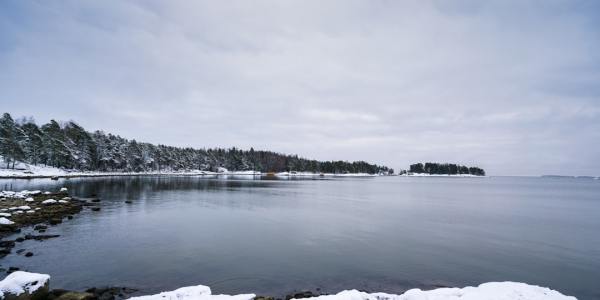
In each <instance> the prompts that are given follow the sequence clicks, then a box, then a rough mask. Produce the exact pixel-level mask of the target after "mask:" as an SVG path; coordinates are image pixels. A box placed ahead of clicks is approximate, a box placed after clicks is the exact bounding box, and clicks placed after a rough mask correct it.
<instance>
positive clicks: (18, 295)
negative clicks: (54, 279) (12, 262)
mask: <svg viewBox="0 0 600 300" xmlns="http://www.w3.org/2000/svg"><path fill="white" fill-rule="evenodd" d="M11 270H12V272H11ZM8 271H9V272H10V273H11V274H10V275H8V276H6V278H4V280H2V281H0V292H2V294H3V296H4V297H3V298H4V300H43V299H46V296H47V295H48V284H49V281H50V276H49V275H45V274H37V273H29V272H23V271H18V268H14V267H11V268H9V270H8Z"/></svg>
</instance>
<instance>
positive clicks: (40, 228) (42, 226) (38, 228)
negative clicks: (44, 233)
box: [33, 225, 48, 230]
mask: <svg viewBox="0 0 600 300" xmlns="http://www.w3.org/2000/svg"><path fill="white" fill-rule="evenodd" d="M44 229H48V226H46V225H35V227H33V230H44Z"/></svg>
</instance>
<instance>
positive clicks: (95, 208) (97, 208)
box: [92, 207, 100, 211]
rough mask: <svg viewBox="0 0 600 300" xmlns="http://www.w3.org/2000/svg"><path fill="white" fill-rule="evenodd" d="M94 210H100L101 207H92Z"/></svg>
mask: <svg viewBox="0 0 600 300" xmlns="http://www.w3.org/2000/svg"><path fill="white" fill-rule="evenodd" d="M92 211H100V207H92Z"/></svg>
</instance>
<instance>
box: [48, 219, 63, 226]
mask: <svg viewBox="0 0 600 300" xmlns="http://www.w3.org/2000/svg"><path fill="white" fill-rule="evenodd" d="M48 223H50V225H56V224H60V223H62V219H58V218H54V219H50V221H48Z"/></svg>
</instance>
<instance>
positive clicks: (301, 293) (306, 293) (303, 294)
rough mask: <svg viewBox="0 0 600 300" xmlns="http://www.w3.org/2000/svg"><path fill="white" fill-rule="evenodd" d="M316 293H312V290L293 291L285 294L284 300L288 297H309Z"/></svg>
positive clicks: (287, 299)
mask: <svg viewBox="0 0 600 300" xmlns="http://www.w3.org/2000/svg"><path fill="white" fill-rule="evenodd" d="M315 296H317V295H315V294H313V292H311V291H304V292H299V293H295V294H289V295H287V296H285V299H286V300H290V299H301V298H311V297H315Z"/></svg>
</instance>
